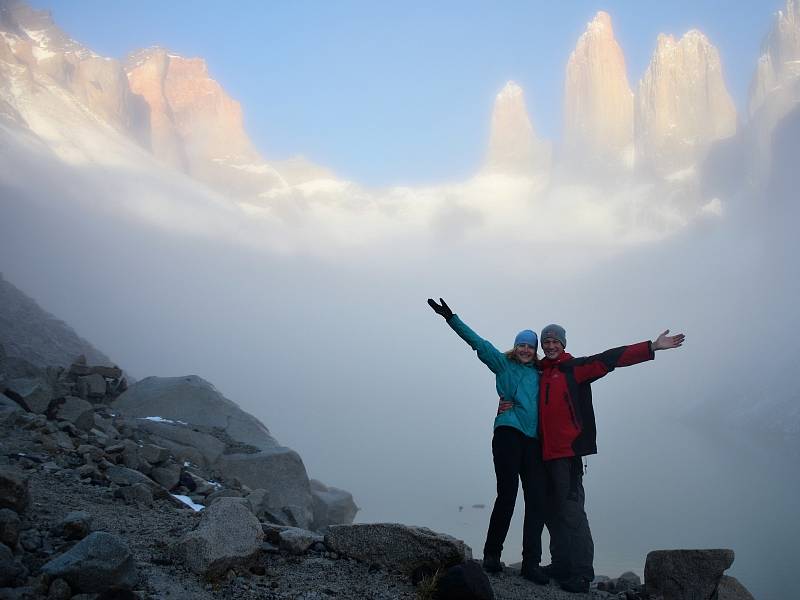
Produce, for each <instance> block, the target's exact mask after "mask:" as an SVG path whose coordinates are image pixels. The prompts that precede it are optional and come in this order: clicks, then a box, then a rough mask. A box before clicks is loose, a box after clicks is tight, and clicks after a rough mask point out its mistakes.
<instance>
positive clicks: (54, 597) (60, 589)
mask: <svg viewBox="0 0 800 600" xmlns="http://www.w3.org/2000/svg"><path fill="white" fill-rule="evenodd" d="M70 598H72V590H71V589H70V587H69V584H68V583H67V582H66V581H64V580H63V579H54V580H53V581H52V582H51V583H50V587H49V588H48V590H47V600H69V599H70Z"/></svg>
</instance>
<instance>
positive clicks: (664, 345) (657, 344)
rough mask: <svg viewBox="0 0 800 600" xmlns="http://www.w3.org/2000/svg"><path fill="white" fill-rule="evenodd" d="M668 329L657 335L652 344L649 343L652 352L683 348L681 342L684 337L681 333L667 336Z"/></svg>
mask: <svg viewBox="0 0 800 600" xmlns="http://www.w3.org/2000/svg"><path fill="white" fill-rule="evenodd" d="M668 333H669V329H667V330H666V331H665V332H664V333H662V334H661V335H659V336H658V337H657V338H656V339H655V340H654V341H653V342H651V344H652V347H653V350H654V351H655V350H669V349H670V348H680V347H681V346H683V341H684V340H685V339H686V336H685V335H683V334H682V333H679V334H677V335H667V334H668Z"/></svg>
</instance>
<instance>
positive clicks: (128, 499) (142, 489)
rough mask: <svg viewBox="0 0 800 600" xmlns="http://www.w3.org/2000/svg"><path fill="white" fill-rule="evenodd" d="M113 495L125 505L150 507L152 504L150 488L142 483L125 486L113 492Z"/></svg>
mask: <svg viewBox="0 0 800 600" xmlns="http://www.w3.org/2000/svg"><path fill="white" fill-rule="evenodd" d="M114 495H115V496H116V497H118V498H122V499H123V500H124V501H125V503H126V504H141V505H142V506H151V505H152V504H153V492H152V491H151V490H150V487H149V486H147V485H145V484H143V483H135V484H133V485H126V486H123V487H121V488H118V489H116V490H114Z"/></svg>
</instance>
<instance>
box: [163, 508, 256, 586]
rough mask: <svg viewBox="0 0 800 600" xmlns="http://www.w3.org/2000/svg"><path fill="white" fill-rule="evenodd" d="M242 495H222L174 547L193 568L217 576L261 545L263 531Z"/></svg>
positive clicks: (212, 576) (246, 557) (246, 558)
mask: <svg viewBox="0 0 800 600" xmlns="http://www.w3.org/2000/svg"><path fill="white" fill-rule="evenodd" d="M245 502H246V501H245V500H244V499H243V498H220V499H219V500H217V501H216V502H215V503H214V504H213V505H211V506H209V507H208V508H206V509H205V510H204V511H203V516H202V518H201V519H200V523H199V525H198V526H197V529H195V530H193V531H190V532H189V533H187V534H186V535H185V536H184V537H183V538H181V540H180V541H179V542H177V543H176V544H175V546H174V547H173V551H174V553H175V554H176V556H177V557H178V558H179V559H180V560H181V561H182V562H183V563H184V564H185V565H186V566H187V567H188V568H189V569H190V570H192V571H194V572H195V573H198V574H200V575H203V576H205V577H208V578H211V579H213V578H216V577H219V576H221V575H223V574H224V573H225V572H227V570H228V569H230V568H231V567H234V566H236V565H238V564H242V563H245V564H246V563H247V562H249V561H250V560H251V559H252V558H253V557H254V556H255V555H256V554H257V552H258V550H259V548H260V547H261V542H262V541H263V539H264V531H263V530H262V528H261V523H259V521H258V519H257V518H256V517H255V515H253V513H252V512H251V511H250V509H249V508H248V507H247V505H246V504H245Z"/></svg>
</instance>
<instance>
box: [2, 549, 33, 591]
mask: <svg viewBox="0 0 800 600" xmlns="http://www.w3.org/2000/svg"><path fill="white" fill-rule="evenodd" d="M27 575H28V570H27V569H26V568H25V567H24V566H23V565H22V564H20V563H19V561H17V560H15V559H14V553H13V552H11V548H9V547H8V546H6V545H5V544H0V587H4V586H7V585H8V586H11V585H15V584H18V583H20V582H21V581H22V580H24V579H25V577H27Z"/></svg>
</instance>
